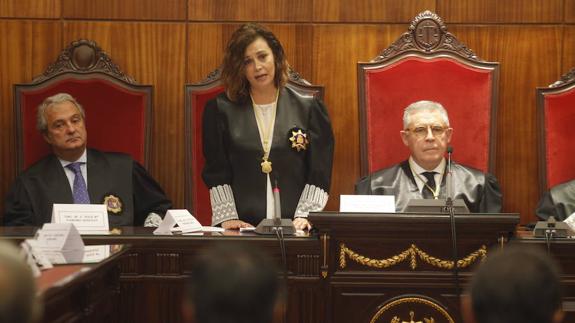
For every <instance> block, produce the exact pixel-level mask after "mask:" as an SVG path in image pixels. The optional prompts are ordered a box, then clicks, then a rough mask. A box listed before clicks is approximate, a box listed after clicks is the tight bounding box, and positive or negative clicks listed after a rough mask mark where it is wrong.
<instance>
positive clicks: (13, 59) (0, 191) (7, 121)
mask: <svg viewBox="0 0 575 323" xmlns="http://www.w3.org/2000/svg"><path fill="white" fill-rule="evenodd" d="M60 31H61V25H60V24H59V23H57V22H52V21H24V20H0V35H3V36H2V41H0V71H2V72H0V126H1V129H2V130H1V131H0V210H3V209H4V196H5V195H6V192H7V190H8V188H9V186H10V185H11V184H12V181H13V180H14V175H15V169H16V159H15V155H14V154H15V147H14V141H15V135H16V127H15V125H14V112H13V109H12V84H14V83H24V82H29V81H30V80H32V78H33V77H34V76H36V75H38V74H40V73H42V71H44V69H45V68H46V66H48V64H49V63H51V61H52V60H53V59H54V58H55V57H57V56H58V54H59V53H60V51H61V50H62V47H61V39H60V34H61V33H60ZM8 35H9V36H10V37H8ZM32 35H34V37H32ZM38 39H42V41H38ZM2 215H3V212H2V211H0V217H2Z"/></svg>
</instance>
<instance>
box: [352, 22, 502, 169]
mask: <svg viewBox="0 0 575 323" xmlns="http://www.w3.org/2000/svg"><path fill="white" fill-rule="evenodd" d="M357 71H358V87H359V89H358V97H359V111H360V141H361V148H360V150H361V176H365V175H367V174H369V173H371V172H373V171H376V170H378V169H381V168H385V167H389V166H392V165H393V164H396V163H398V162H401V161H403V160H405V159H407V156H409V150H408V149H407V147H405V146H404V144H403V142H402V141H401V138H400V130H402V129H403V123H402V118H403V110H404V109H405V108H406V107H407V106H408V105H409V104H411V103H413V102H416V101H420V100H431V101H437V102H439V103H441V104H442V105H443V106H444V107H445V109H446V110H447V112H448V114H449V120H450V125H451V127H452V128H453V129H454V132H453V137H452V141H451V145H452V147H453V149H454V152H453V158H454V160H456V161H457V162H459V163H462V164H465V165H467V166H471V167H474V168H477V169H480V170H482V171H486V172H487V171H488V172H492V171H493V167H494V161H495V142H496V141H495V135H496V134H495V129H496V105H497V88H498V80H499V76H498V75H499V64H498V63H489V62H484V61H482V60H480V59H479V58H477V56H476V55H475V54H474V53H473V52H472V51H471V50H470V49H469V48H467V46H465V45H464V44H462V43H461V42H460V41H459V40H457V38H455V36H454V35H452V34H451V33H449V32H447V27H446V26H445V24H444V23H443V21H442V20H441V18H439V17H438V16H437V15H436V14H434V13H432V12H430V11H425V12H422V13H420V14H419V15H417V16H416V17H415V19H414V20H413V22H412V23H411V25H410V26H409V28H408V31H407V32H405V33H403V34H402V35H401V36H400V37H399V39H397V40H396V41H395V42H394V43H393V44H391V46H389V47H388V48H386V49H385V50H383V51H382V52H381V53H380V54H379V55H378V56H377V57H375V58H374V59H372V60H371V61H370V62H366V63H358V65H357Z"/></svg>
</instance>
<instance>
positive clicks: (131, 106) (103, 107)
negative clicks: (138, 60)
mask: <svg viewBox="0 0 575 323" xmlns="http://www.w3.org/2000/svg"><path fill="white" fill-rule="evenodd" d="M152 91H153V88H152V86H147V85H137V84H135V81H134V79H133V78H131V77H129V76H127V75H125V74H124V73H122V71H120V69H119V67H118V66H117V65H116V64H114V63H113V62H112V60H111V59H110V58H109V57H108V55H107V54H106V53H105V52H103V51H102V50H101V49H100V48H99V47H98V45H97V44H96V43H95V42H93V41H89V40H78V41H74V42H72V43H71V44H70V45H69V46H68V47H67V48H66V49H64V50H63V51H62V53H61V54H60V56H59V57H58V59H57V61H56V62H55V63H53V64H51V65H50V66H48V68H47V69H46V71H45V72H44V73H43V74H42V75H40V76H38V77H36V78H35V79H34V80H33V81H32V83H29V84H17V85H15V86H14V98H15V99H14V112H15V116H16V131H17V135H16V141H17V142H16V149H17V163H16V164H17V167H18V171H19V172H20V171H22V170H24V169H26V168H27V167H28V166H30V165H32V164H33V163H35V162H36V161H38V160H39V159H41V158H42V157H44V156H45V155H47V154H49V153H50V147H49V146H48V144H46V142H45V141H44V139H43V138H42V136H41V135H40V133H39V132H38V130H36V110H37V107H38V106H39V105H40V104H41V103H42V101H43V100H44V99H45V98H47V97H49V96H51V95H54V94H57V93H60V92H67V93H69V94H71V95H72V96H73V97H74V98H76V100H77V101H78V102H79V103H80V104H81V105H82V106H83V108H84V110H85V113H86V127H87V131H88V147H92V148H95V149H99V150H102V151H115V152H124V153H128V154H130V155H131V156H132V157H133V158H134V159H135V160H137V161H139V162H140V163H141V164H142V165H144V166H145V167H147V163H148V153H149V150H148V146H149V137H150V136H149V133H150V130H151V116H152V114H151V109H152Z"/></svg>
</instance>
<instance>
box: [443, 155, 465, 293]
mask: <svg viewBox="0 0 575 323" xmlns="http://www.w3.org/2000/svg"><path fill="white" fill-rule="evenodd" d="M452 153H453V147H451V146H448V147H447V174H446V178H445V181H446V182H445V186H446V187H445V190H446V194H447V197H446V199H445V209H446V210H447V211H448V212H449V220H450V221H449V222H450V223H449V224H450V229H451V259H452V261H453V279H454V281H455V295H456V296H457V301H458V303H459V299H460V295H461V289H460V287H459V268H457V257H458V256H457V254H458V252H457V230H456V227H455V206H454V205H453V173H452V171H451V154H452Z"/></svg>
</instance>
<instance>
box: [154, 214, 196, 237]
mask: <svg viewBox="0 0 575 323" xmlns="http://www.w3.org/2000/svg"><path fill="white" fill-rule="evenodd" d="M176 225H178V227H177V228H174V226H176ZM194 231H202V224H201V223H200V222H198V220H196V218H195V217H194V216H193V215H192V214H191V213H190V212H188V210H168V212H166V216H165V217H164V220H162V223H160V226H159V227H158V228H157V229H156V230H154V234H171V233H172V232H181V233H187V232H194Z"/></svg>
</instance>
